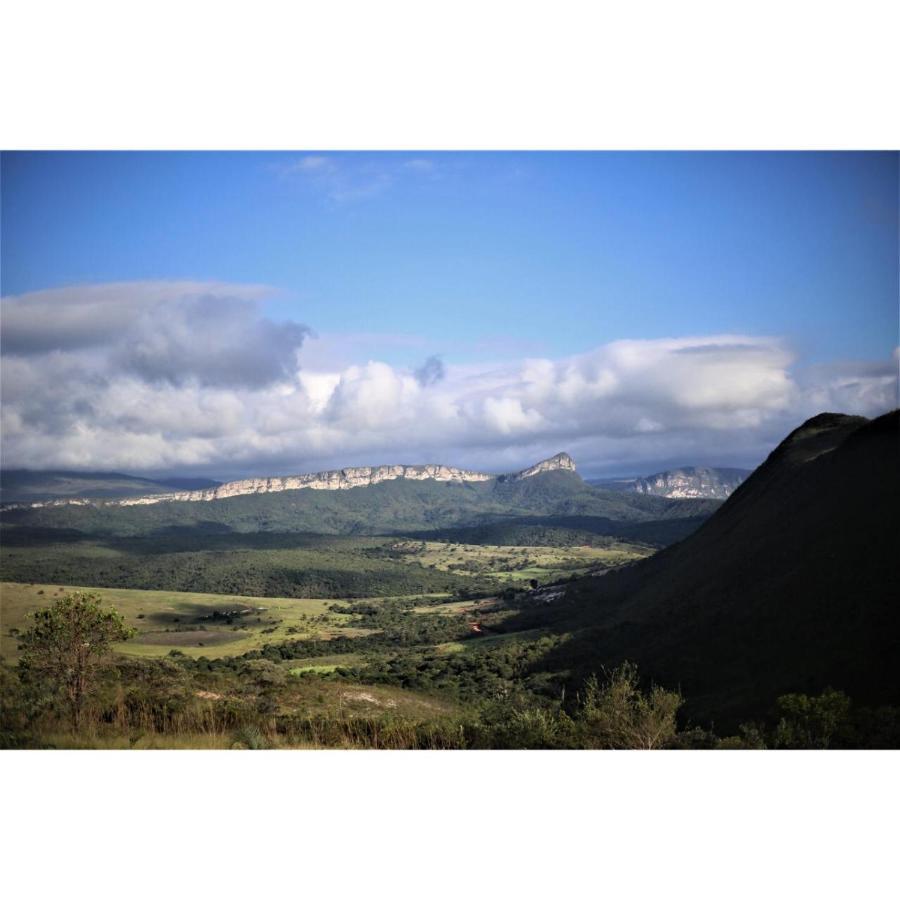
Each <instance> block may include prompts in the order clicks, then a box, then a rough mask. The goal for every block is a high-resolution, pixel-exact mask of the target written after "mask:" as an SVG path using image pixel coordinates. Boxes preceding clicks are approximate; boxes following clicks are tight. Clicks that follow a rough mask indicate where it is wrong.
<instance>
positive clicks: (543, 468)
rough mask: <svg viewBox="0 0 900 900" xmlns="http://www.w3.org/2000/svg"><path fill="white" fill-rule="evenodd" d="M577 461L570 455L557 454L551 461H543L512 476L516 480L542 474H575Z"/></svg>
mask: <svg viewBox="0 0 900 900" xmlns="http://www.w3.org/2000/svg"><path fill="white" fill-rule="evenodd" d="M574 471H575V460H574V459H572V457H571V456H569V454H568V453H557V454H556V456H551V457H550V458H549V459H543V460H541V461H540V462H539V463H535V464H534V465H533V466H529V467H528V468H527V469H522V471H521V472H517V473H516V474H515V475H513V476H512V478H513V479H514V480H518V479H520V478H531V476H532V475H540V474H541V472H574Z"/></svg>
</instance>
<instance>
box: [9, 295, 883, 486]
mask: <svg viewBox="0 0 900 900" xmlns="http://www.w3.org/2000/svg"><path fill="white" fill-rule="evenodd" d="M265 293H266V291H265V289H264V288H261V287H258V286H247V285H227V284H212V283H192V282H141V283H127V284H116V285H90V286H85V287H72V288H64V289H59V290H53V291H42V292H38V293H33V294H28V295H23V296H19V297H9V298H6V299H4V300H3V301H2V320H0V321H2V401H3V403H2V420H0V425H2V453H3V466H4V467H6V468H13V467H28V468H82V469H124V470H128V471H174V470H183V471H188V470H192V471H201V470H202V471H206V472H210V473H221V474H223V475H226V476H229V477H231V476H234V475H236V474H245V473H246V474H250V473H256V474H265V473H268V474H277V473H288V472H292V471H293V472H296V471H306V470H310V469H314V468H324V467H331V466H344V465H354V464H365V463H371V464H378V463H383V462H407V463H414V462H445V463H448V464H456V465H465V466H471V467H478V468H484V469H488V470H494V471H504V470H509V469H513V468H517V467H520V466H524V465H526V464H528V463H531V462H533V461H535V460H536V459H537V458H539V457H541V456H545V455H550V454H552V453H555V452H557V451H558V450H563V449H565V450H568V451H569V452H570V453H572V455H573V456H574V457H575V459H576V462H577V463H578V464H579V467H580V469H581V470H582V471H583V472H586V473H589V474H593V473H597V474H602V473H611V472H641V471H648V470H649V469H652V468H653V467H654V466H656V465H662V464H668V463H672V464H675V463H689V462H696V463H698V464H700V463H707V464H711V463H716V462H718V463H721V464H741V463H755V462H757V461H759V460H760V459H761V458H762V457H763V456H764V455H765V453H767V452H768V451H769V450H770V449H771V447H772V446H773V445H774V443H776V442H777V441H778V440H780V439H781V437H783V436H784V434H785V433H786V432H787V431H789V430H790V429H791V428H793V427H795V426H796V425H797V424H799V423H800V422H801V421H802V420H803V419H805V418H807V417H809V416H811V415H814V414H816V413H818V412H822V411H824V410H832V411H842V412H853V413H859V414H862V415H877V414H879V413H881V412H884V411H885V410H887V409H890V408H892V407H893V406H895V405H896V404H897V359H894V360H892V361H885V362H884V363H871V362H870V363H856V364H854V363H846V362H845V363H835V364H833V365H829V366H818V367H808V368H806V369H802V370H799V371H798V370H796V360H795V358H794V355H793V353H792V352H791V350H790V348H789V347H788V346H786V345H785V343H784V342H783V341H781V340H780V339H778V338H775V337H758V336H756V337H750V336H746V335H734V334H731V335H729V334H726V335H700V336H696V337H680V338H671V339H663V340H624V341H615V342H612V343H607V344H603V345H601V346H598V347H596V348H595V349H593V350H592V351H590V352H588V353H584V354H580V355H578V356H572V357H568V358H563V359H542V358H533V359H522V360H519V361H516V362H514V363H504V364H503V365H491V364H488V363H484V364H478V365H466V366H458V365H456V366H454V365H451V364H448V363H444V362H442V360H441V359H440V358H439V357H436V356H432V357H429V358H428V359H426V360H425V362H424V363H423V364H422V366H420V367H419V368H417V369H414V370H409V369H404V368H399V367H395V366H392V365H390V364H388V363H386V362H382V361H378V360H369V361H365V362H362V363H358V364H355V365H343V366H341V367H333V368H332V367H329V366H328V365H327V361H323V360H322V359H320V358H316V356H315V354H312V357H311V358H313V359H316V364H315V366H314V367H303V368H301V366H300V364H299V360H301V359H302V358H303V353H302V352H299V351H301V348H302V347H303V345H304V342H306V341H310V340H312V339H311V337H310V330H309V328H307V327H306V326H305V325H301V324H298V323H294V322H275V321H272V320H270V319H268V318H266V317H265V315H264V314H263V308H262V305H261V301H262V299H263V297H264V296H265ZM313 343H314V341H313Z"/></svg>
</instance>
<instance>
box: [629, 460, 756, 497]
mask: <svg viewBox="0 0 900 900" xmlns="http://www.w3.org/2000/svg"><path fill="white" fill-rule="evenodd" d="M749 474H750V473H749V472H746V471H744V470H743V469H704V468H700V467H693V466H691V467H688V468H684V469H672V470H670V471H668V472H658V473H657V474H656V475H649V476H647V477H646V478H636V479H635V480H634V483H633V486H632V487H631V488H630V490H632V491H634V492H635V493H637V494H654V495H655V496H657V497H671V498H673V499H686V498H696V497H704V498H708V499H714V500H725V499H726V498H727V497H729V496H730V495H731V493H732V492H733V491H734V490H735V489H736V488H737V487H738V485H739V484H740V483H741V482H742V481H743V480H744V479H745V478H746V477H747V475H749Z"/></svg>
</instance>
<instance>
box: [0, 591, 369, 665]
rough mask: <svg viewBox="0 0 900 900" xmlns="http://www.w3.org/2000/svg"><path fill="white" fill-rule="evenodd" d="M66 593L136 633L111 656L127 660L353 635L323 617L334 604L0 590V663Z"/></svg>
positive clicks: (331, 615) (335, 616)
mask: <svg viewBox="0 0 900 900" xmlns="http://www.w3.org/2000/svg"><path fill="white" fill-rule="evenodd" d="M73 590H83V591H90V592H92V593H96V594H99V595H100V596H101V597H102V598H103V600H104V602H106V603H108V604H109V605H110V606H114V607H115V608H116V609H117V610H118V611H119V612H120V613H122V615H123V616H124V617H125V621H126V623H127V624H128V625H130V626H131V627H133V628H136V629H137V632H138V633H137V636H136V637H135V638H133V639H132V640H130V641H128V642H127V643H126V644H120V645H118V646H117V648H116V649H118V650H119V651H120V652H122V653H125V654H127V655H129V656H144V657H158V656H165V655H166V654H167V653H168V652H169V651H170V650H173V649H177V650H180V651H181V652H182V653H185V654H187V655H188V656H194V657H198V656H207V657H210V658H212V657H219V656H234V655H238V654H240V653H245V652H246V651H248V650H254V649H257V648H259V647H261V646H263V644H266V643H275V642H277V641H284V640H291V639H298V640H300V639H310V638H318V639H328V638H330V637H333V636H334V635H335V634H337V633H340V634H344V635H347V636H348V637H350V636H353V635H354V634H360V633H361V632H360V631H359V630H358V629H352V628H347V627H346V622H347V620H348V619H349V618H350V617H349V616H347V615H345V614H342V613H335V612H331V611H330V610H329V607H330V606H332V605H333V604H334V600H305V599H301V600H298V599H294V598H284V597H272V598H259V597H242V596H239V595H235V596H228V595H222V594H198V593H186V592H176V591H137V590H127V589H121V588H85V587H75V586H71V585H55V584H16V583H14V582H3V583H2V584H0V656H2V657H3V658H4V659H6V660H12V659H15V658H16V657H17V655H18V653H17V637H16V631H17V630H18V631H22V630H24V629H25V628H27V627H28V616H29V614H30V613H33V612H34V611H35V610H37V609H39V608H41V607H43V606H48V605H49V604H50V603H51V602H52V601H53V598H54V597H59V596H62V595H63V594H65V593H67V592H69V591H73Z"/></svg>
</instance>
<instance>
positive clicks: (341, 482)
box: [13, 453, 575, 508]
mask: <svg viewBox="0 0 900 900" xmlns="http://www.w3.org/2000/svg"><path fill="white" fill-rule="evenodd" d="M553 471H568V472H574V471H575V463H574V461H573V460H572V457H571V456H569V455H568V454H567V453H557V454H556V456H553V457H551V458H550V459H545V460H543V461H541V462H539V463H537V464H535V465H533V466H531V467H530V468H528V469H523V470H522V471H521V472H515V473H513V474H511V475H506V476H497V475H488V474H486V473H484V472H472V471H469V470H467V469H457V468H456V467H454V466H440V465H423V466H360V467H356V468H348V469H332V470H329V471H326V472H313V473H311V474H307V475H287V476H284V477H281V478H247V479H244V480H242V481H230V482H228V483H226V484H220V485H219V486H218V487H215V488H207V489H205V490H199V491H173V492H171V493H166V494H150V495H147V496H144V497H123V498H120V499H117V500H105V501H91V500H85V499H81V498H79V499H72V500H50V501H46V502H43V503H29V504H13V506H14V507H15V506H18V507H20V508H21V507H25V506H27V507H30V508H38V507H42V506H66V505H70V504H77V505H80V506H90V505H96V506H148V505H151V504H154V503H171V502H198V501H200V502H202V501H210V500H225V499H227V498H228V497H241V496H245V495H247V494H268V493H273V492H275V491H298V490H304V489H308V490H314V491H346V490H350V489H351V488H357V487H370V486H371V485H374V484H379V483H380V482H382V481H394V480H395V479H398V478H399V479H407V480H409V481H425V480H429V479H430V480H433V481H449V482H454V483H457V484H462V483H464V482H470V481H491V480H493V479H495V478H498V477H499V478H506V479H509V480H521V479H523V478H531V477H532V476H534V475H539V474H540V473H541V472H553Z"/></svg>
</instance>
